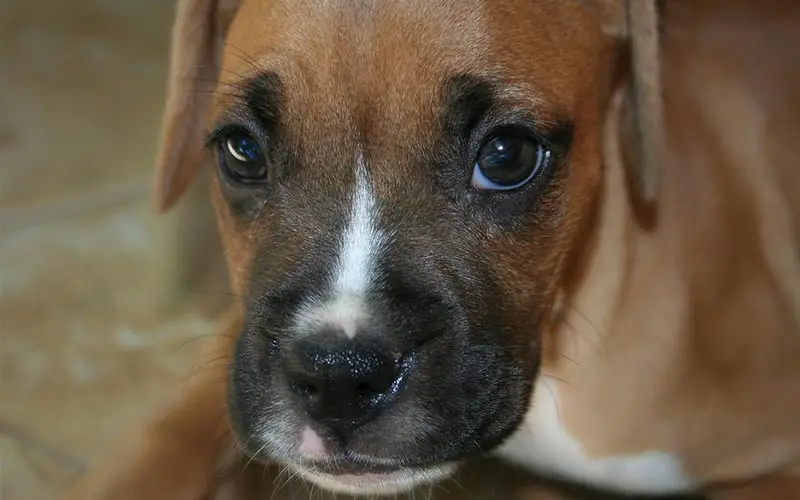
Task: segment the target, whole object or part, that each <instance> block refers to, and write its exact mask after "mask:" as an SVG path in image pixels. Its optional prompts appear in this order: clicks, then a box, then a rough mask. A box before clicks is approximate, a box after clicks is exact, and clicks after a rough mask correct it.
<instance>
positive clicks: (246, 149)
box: [220, 132, 267, 182]
mask: <svg viewBox="0 0 800 500" xmlns="http://www.w3.org/2000/svg"><path fill="white" fill-rule="evenodd" d="M220 164H221V166H222V167H223V169H224V170H225V171H226V173H227V174H228V175H229V176H231V177H233V178H234V179H236V180H238V181H242V182H258V181H262V180H264V179H266V177H267V160H266V157H265V155H264V152H263V151H262V150H261V146H260V145H259V143H258V141H257V140H256V139H254V138H253V137H251V136H250V135H248V134H246V133H241V132H236V133H233V134H230V135H228V136H227V137H226V138H225V139H224V140H223V141H222V142H221V144H220Z"/></svg>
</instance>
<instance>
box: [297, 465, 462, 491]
mask: <svg viewBox="0 0 800 500" xmlns="http://www.w3.org/2000/svg"><path fill="white" fill-rule="evenodd" d="M456 467H457V466H456V464H443V465H436V466H433V467H427V468H419V469H416V468H415V469H411V468H400V469H397V470H394V471H391V472H365V473H363V474H359V473H355V474H332V473H327V472H322V471H319V470H314V469H308V468H304V467H302V466H299V465H291V466H290V468H291V469H293V470H294V471H295V472H296V473H297V475H298V476H300V477H302V478H304V479H305V480H307V481H309V482H311V483H313V484H316V485H317V486H319V487H320V488H323V489H325V490H328V491H330V492H334V493H344V494H348V495H396V494H399V493H406V492H409V491H411V490H413V489H415V488H418V487H420V486H423V485H427V484H434V483H436V482H439V481H441V480H443V479H446V478H447V477H449V476H450V475H452V474H453V472H455V470H456Z"/></svg>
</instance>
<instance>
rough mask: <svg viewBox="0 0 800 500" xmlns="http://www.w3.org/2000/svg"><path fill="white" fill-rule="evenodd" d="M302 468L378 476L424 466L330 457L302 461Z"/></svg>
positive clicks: (336, 474) (350, 474) (331, 472)
mask: <svg viewBox="0 0 800 500" xmlns="http://www.w3.org/2000/svg"><path fill="white" fill-rule="evenodd" d="M302 465H303V468H306V469H308V470H309V471H311V472H314V473H318V474H325V475H328V476H366V475H370V476H378V475H388V474H393V473H397V472H400V471H414V470H423V469H425V467H414V466H407V465H405V464H400V463H397V464H390V463H380V462H377V461H370V460H354V459H350V458H330V459H327V460H313V461H303V463H302Z"/></svg>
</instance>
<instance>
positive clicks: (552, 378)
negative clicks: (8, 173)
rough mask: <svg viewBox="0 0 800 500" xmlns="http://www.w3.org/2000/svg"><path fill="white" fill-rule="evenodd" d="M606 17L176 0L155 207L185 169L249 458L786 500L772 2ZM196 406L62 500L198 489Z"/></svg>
mask: <svg viewBox="0 0 800 500" xmlns="http://www.w3.org/2000/svg"><path fill="white" fill-rule="evenodd" d="M636 4H637V2H632V3H631V4H630V5H629V8H631V9H633V10H630V11H629V12H633V13H635V10H636V9H637V8H642V6H643V4H644V2H642V3H638V7H637V6H636ZM616 7H617V2H605V1H596V2H591V1H584V2H581V1H577V0H575V1H572V0H512V1H504V2H499V1H481V0H468V1H463V0H462V1H448V0H436V1H431V0H424V1H423V0H409V1H404V2H401V1H388V0H387V1H382V2H364V1H353V0H347V1H345V0H340V1H337V0H326V1H323V0H292V1H285V0H269V1H268V0H242V1H241V2H225V1H220V2H214V1H211V0H206V1H202V0H198V1H189V0H184V1H182V2H180V3H179V10H178V21H177V24H176V30H175V40H174V45H173V58H172V61H173V68H172V73H171V79H170V96H169V104H168V107H167V113H166V121H165V134H164V141H163V148H162V151H161V155H160V157H159V161H158V179H159V183H158V201H159V205H160V207H161V208H162V209H166V208H169V207H170V206H171V205H172V204H173V203H174V202H175V201H176V200H177V199H178V197H179V196H180V194H181V193H182V192H183V190H184V189H185V188H186V186H187V185H188V183H189V182H190V180H191V178H192V177H193V175H194V173H195V171H196V170H197V169H198V168H199V167H200V166H203V165H208V164H209V163H210V162H208V161H206V160H205V158H206V155H208V156H210V157H211V158H213V159H214V162H213V163H214V165H215V167H214V168H215V177H214V181H213V184H212V197H213V200H214V203H215V206H216V210H217V213H218V218H219V221H220V229H221V234H222V236H223V240H224V242H225V246H226V250H227V258H228V266H229V269H230V275H231V282H232V288H233V291H234V293H235V294H236V295H237V296H238V297H240V298H241V300H240V301H239V304H238V307H239V308H240V309H239V310H238V311H239V312H238V313H237V314H238V317H237V321H238V323H237V324H236V327H235V328H234V335H233V336H232V337H233V339H232V340H231V343H232V345H230V346H229V348H230V351H229V352H230V377H229V381H228V387H227V407H228V410H229V424H230V428H231V429H232V430H233V431H234V433H235V436H236V438H237V439H236V441H237V442H238V443H240V444H241V446H242V447H244V448H245V449H246V450H247V453H248V454H249V455H250V456H252V457H254V459H256V460H263V461H267V462H271V463H275V464H280V465H282V466H284V467H287V468H288V469H289V470H291V471H293V472H294V473H295V474H298V475H301V476H303V477H304V478H306V479H308V480H310V481H311V482H312V483H314V484H316V485H319V486H320V487H322V488H324V489H327V490H331V491H339V492H347V493H357V494H362V493H372V494H380V493H395V492H402V491H408V490H411V489H413V488H414V487H418V486H421V485H425V484H429V483H432V482H436V481H439V480H441V479H443V478H445V477H447V476H449V475H450V474H452V473H453V471H454V470H455V469H456V468H457V466H458V465H459V464H460V463H461V462H463V461H464V460H465V459H468V458H469V457H473V456H476V455H480V454H484V453H488V452H495V453H497V454H498V455H500V456H502V457H504V458H506V459H508V460H511V461H512V462H515V463H517V464H520V465H522V466H523V467H525V468H527V469H528V470H530V471H532V472H535V473H538V474H541V475H546V476H551V477H557V478H561V479H565V480H569V481H573V482H576V483H581V484H587V485H590V486H594V487H598V488H602V489H608V490H611V491H616V492H619V493H629V494H669V493H683V492H690V491H697V490H703V491H705V492H706V493H707V494H709V495H711V496H712V498H721V499H733V498H737V499H738V498H748V499H753V500H760V499H767V498H770V499H772V498H794V496H796V495H800V493H798V492H799V491H800V490H799V489H798V488H800V486H798V484H800V482H799V481H800V480H798V479H797V476H796V473H797V469H798V465H800V390H798V387H800V364H798V362H797V360H798V359H799V358H800V327H798V325H799V324H800V259H798V255H800V250H799V249H798V237H797V235H798V229H800V223H798V216H799V215H800V202H798V200H800V182H799V181H798V180H799V179H800V177H799V176H798V173H797V172H798V170H797V160H796V158H795V155H794V154H793V152H792V150H791V147H790V145H791V144H792V143H791V140H792V138H796V137H798V133H800V119H798V116H797V114H796V113H794V112H793V110H795V109H798V107H797V104H800V94H798V92H797V89H798V88H800V86H798V85H797V82H798V65H797V64H796V61H797V60H798V54H800V44H798V43H796V42H797V41H798V40H797V38H798V34H797V30H796V26H797V22H798V20H800V7H798V6H797V4H796V3H794V2H791V1H778V0H771V1H761V2H758V3H757V4H756V3H753V2H747V1H744V0H728V1H721V0H702V1H701V0H691V1H689V0H686V1H678V0H674V1H673V2H665V3H663V4H661V10H660V11H659V12H658V19H659V20H660V25H659V26H658V27H656V26H655V25H653V24H650V25H649V28H648V27H647V26H645V27H644V28H645V29H643V30H642V29H641V28H642V26H641V25H638V27H637V24H636V23H631V24H629V25H628V26H627V27H625V26H626V23H625V22H623V21H625V19H626V18H625V16H621V17H619V18H618V17H616V16H615V14H616V13H617V12H618V11H617V10H616ZM609 12H611V13H612V15H609ZM651 14H652V13H651ZM609 19H612V20H613V22H612V23H611V25H610V26H609V24H608V22H609ZM620 19H621V21H620ZM631 19H632V18H631ZM629 20H630V19H629ZM609 27H611V28H612V29H611V30H610V32H609V30H608V29H607V28H609ZM620 27H622V28H620ZM620 32H622V33H628V34H629V36H630V37H631V38H632V39H634V40H636V38H637V37H639V39H640V40H641V41H642V44H640V45H636V44H634V46H633V47H632V50H631V52H630V53H631V54H632V55H633V57H632V59H631V60H632V61H633V71H632V72H631V71H630V70H629V69H630V68H628V67H627V66H628V64H627V63H628V61H629V59H628V57H627V56H626V54H627V53H628V52H627V48H626V47H625V44H620V45H617V44H616V43H615V41H616V40H615V34H617V33H620ZM609 33H611V34H609ZM659 38H660V41H659ZM648 41H649V42H650V44H649V46H648V43H647V42H648ZM656 49H657V50H656ZM655 57H658V58H659V61H658V62H660V64H658V65H654V66H652V67H651V68H650V70H657V69H658V68H659V67H660V68H661V70H660V72H658V73H653V72H648V71H646V70H647V69H648V64H647V63H648V61H649V62H650V63H653V62H654V61H653V58H655ZM637 74H638V75H639V78H631V75H634V76H635V75H637ZM212 80H213V81H216V82H217V83H216V84H215V85H214V86H213V89H214V90H213V91H211V90H212V84H211V83H210V82H211V81H212ZM662 84H663V89H664V90H663V92H661V91H660V90H659V89H660V87H661V85H662ZM648 89H649V90H650V91H649V92H648ZM654 89H655V90H656V91H655V92H654V91H653V90H654ZM662 99H663V107H662V105H661V100H662ZM643 110H644V111H643ZM648 110H649V111H648ZM662 110H663V111H662ZM201 144H205V145H206V149H205V150H203V148H202V146H201ZM642 145H644V147H640V146H642ZM208 390H209V389H208V387H205V386H203V385H202V384H200V385H198V386H197V388H196V391H197V392H196V394H202V393H203V391H208ZM207 398H209V399H207ZM207 398H206V397H205V396H203V397H198V398H196V399H197V401H198V402H202V403H203V404H208V401H209V400H210V399H213V402H214V403H215V404H217V405H218V406H216V407H215V408H217V411H213V412H208V413H205V412H204V411H199V412H188V411H186V410H187V408H188V407H189V405H187V404H184V403H179V404H178V408H176V409H173V410H172V412H170V413H169V415H171V416H174V415H181V417H180V418H176V419H173V420H172V422H173V426H170V427H169V429H170V431H169V432H163V429H164V427H163V426H161V427H159V426H157V425H152V426H151V427H152V428H158V429H160V430H161V432H160V433H159V434H153V435H159V439H158V440H153V439H150V438H148V439H147V442H148V443H151V444H152V446H153V448H151V449H146V448H144V447H137V446H136V445H133V446H132V448H129V449H127V450H128V453H129V455H133V456H134V457H135V459H136V460H135V461H131V460H130V459H128V461H131V462H135V464H136V465H135V466H133V467H131V468H130V469H129V471H128V473H125V472H118V471H117V472H115V473H111V474H106V475H105V476H104V478H105V479H103V481H102V482H104V484H105V486H103V487H97V488H92V487H87V489H86V490H84V491H101V490H103V489H104V488H106V489H105V491H111V490H110V489H108V488H111V486H108V485H109V484H111V485H112V486H113V485H116V486H119V485H124V484H127V485H128V486H127V487H118V488H117V489H116V491H117V492H121V493H120V494H121V495H122V496H115V497H113V498H140V497H138V496H136V494H137V492H136V491H133V490H134V487H133V483H131V481H130V478H132V477H137V478H140V480H141V481H144V482H148V481H153V482H157V483H158V484H159V485H161V490H160V491H161V492H162V494H161V496H160V497H159V496H148V497H147V498H176V497H177V496H176V495H179V494H180V495H183V496H181V497H180V498H196V497H197V495H198V494H199V491H204V490H207V489H208V486H207V482H208V478H209V477H210V476H211V474H212V471H213V470H214V467H215V466H216V462H215V460H218V459H219V458H220V453H218V451H219V449H220V447H219V446H220V443H225V442H227V441H228V439H229V438H219V439H212V438H209V436H216V435H217V434H216V433H214V432H211V431H212V430H215V429H216V425H217V424H218V423H219V418H218V410H219V409H220V408H222V406H223V401H221V396H220V392H219V391H214V392H213V394H209V395H208V396H207ZM198 422H203V423H204V425H198ZM212 422H213V423H212ZM151 427H148V429H150V428H151ZM203 429H207V430H208V431H209V432H203V431H202V430H203ZM198 431H200V432H198ZM145 434H147V435H149V434H150V433H149V432H146V433H145ZM175 436H178V438H175ZM195 437H197V438H198V439H199V441H197V442H199V443H201V444H202V445H203V446H202V448H203V450H202V451H199V452H197V453H192V452H190V451H189V450H192V449H193V446H194V447H196V444H195V445H193V444H192V443H195V441H194V438H195ZM164 443H166V444H164ZM130 449H133V450H135V451H134V452H130ZM153 450H156V452H157V453H158V454H161V455H160V456H161V457H162V458H163V457H164V456H170V457H173V458H174V460H172V463H173V465H171V467H175V468H177V469H178V470H181V475H180V477H181V478H184V479H181V480H180V481H175V482H170V481H168V480H167V479H166V478H167V477H169V473H168V472H167V471H168V469H167V470H164V469H161V468H156V467H150V466H149V465H148V464H151V463H157V462H158V459H157V457H155V456H153V455H154V454H157V453H156V452H154V451H153ZM184 454H185V455H186V458H191V460H188V461H187V463H188V464H189V465H186V466H185V464H184V463H181V462H180V461H179V460H178V457H180V456H182V455H184ZM124 466H125V464H121V465H120V464H117V465H115V467H124ZM184 466H185V467H186V468H185V469H184ZM143 471H144V472H145V473H143ZM150 474H152V476H151V475H150ZM92 476H94V477H95V478H97V477H98V474H94V475H91V474H90V476H89V478H90V479H89V480H87V481H89V482H87V483H84V484H90V480H91V477H92ZM190 477H195V480H194V482H193V481H192V480H189V479H185V478H190ZM126 481H127V483H126ZM107 487H108V488H107ZM125 492H127V495H128V496H127V497H125V496H124V494H125ZM154 495H155V494H154ZM84 498H112V497H110V496H108V497H106V496H103V495H102V494H100V495H96V496H91V494H87V495H86V496H84ZM141 498H144V497H141Z"/></svg>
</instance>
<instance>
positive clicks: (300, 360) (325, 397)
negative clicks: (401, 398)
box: [286, 335, 404, 439]
mask: <svg viewBox="0 0 800 500" xmlns="http://www.w3.org/2000/svg"><path fill="white" fill-rule="evenodd" d="M321 337H326V336H324V335H321V336H316V335H314V336H310V337H308V338H305V339H301V340H298V341H295V342H294V343H293V345H292V347H291V348H290V349H289V353H288V356H287V363H286V373H287V376H288V380H289V384H290V386H291V388H292V390H293V391H294V392H295V393H296V394H297V395H298V399H299V401H300V404H301V406H302V407H303V409H304V410H305V411H306V413H307V414H308V416H309V417H310V418H312V419H314V420H315V421H317V422H319V423H321V424H323V425H325V426H327V427H328V428H329V429H330V430H331V431H332V432H334V433H335V434H337V435H338V437H340V438H342V439H346V438H347V437H348V436H349V435H350V434H351V433H352V432H353V430H355V428H356V427H358V426H359V425H362V424H364V423H366V422H367V421H369V420H371V419H372V418H374V417H375V416H376V415H377V414H379V413H380V411H381V410H382V409H383V408H385V407H386V406H387V405H388V404H389V403H390V402H391V400H392V399H393V396H394V395H395V394H396V393H397V391H398V390H399V389H400V385H401V384H402V380H403V365H404V363H403V360H402V359H401V358H400V356H399V355H395V354H393V353H392V352H391V351H390V350H389V349H387V348H385V347H382V346H380V345H379V344H378V343H376V342H374V341H370V340H369V339H359V338H358V337H356V338H354V339H348V338H345V337H343V336H340V337H336V338H334V339H330V337H328V338H327V339H325V340H323V339H322V338H321Z"/></svg>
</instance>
